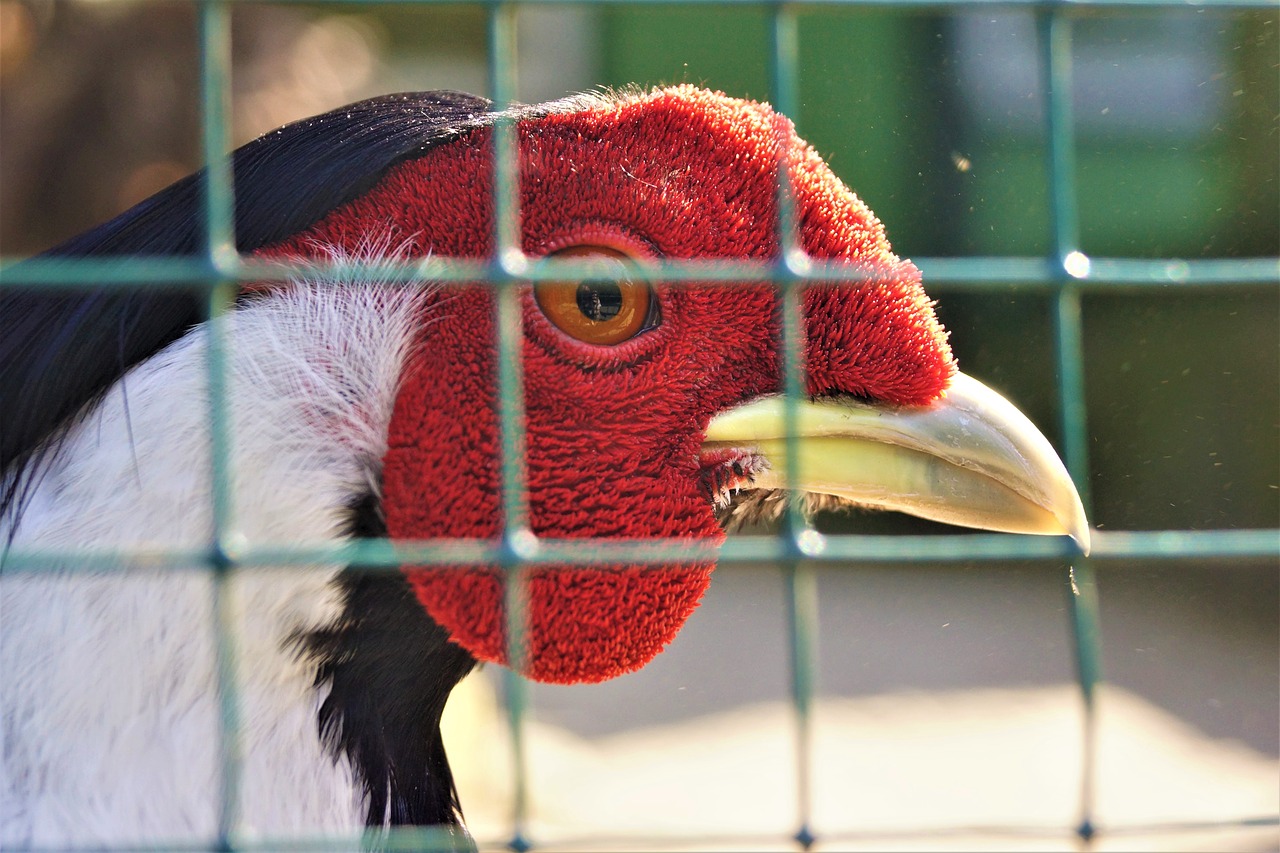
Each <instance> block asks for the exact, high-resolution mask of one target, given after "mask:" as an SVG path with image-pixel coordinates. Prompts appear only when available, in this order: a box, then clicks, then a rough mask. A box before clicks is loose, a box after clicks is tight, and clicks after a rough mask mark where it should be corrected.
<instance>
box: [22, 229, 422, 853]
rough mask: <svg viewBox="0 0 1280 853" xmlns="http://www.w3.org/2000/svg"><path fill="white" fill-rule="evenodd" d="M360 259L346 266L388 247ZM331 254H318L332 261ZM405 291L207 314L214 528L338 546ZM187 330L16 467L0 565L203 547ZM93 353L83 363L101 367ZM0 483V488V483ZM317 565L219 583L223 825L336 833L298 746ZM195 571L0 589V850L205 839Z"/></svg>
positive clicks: (205, 451)
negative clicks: (215, 427)
mask: <svg viewBox="0 0 1280 853" xmlns="http://www.w3.org/2000/svg"><path fill="white" fill-rule="evenodd" d="M389 248H390V247H388V246H387V245H385V244H384V245H381V246H374V247H370V249H369V251H368V252H365V253H361V254H362V256H364V257H370V256H381V257H387V256H388V254H390V255H392V256H394V255H396V254H397V253H396V252H395V251H394V249H392V250H391V251H388V249H389ZM334 259H335V260H341V257H338V256H335V258H334ZM426 292H427V291H424V290H423V289H422V288H420V287H418V288H414V287H384V286H380V285H379V284H378V283H371V284H367V285H356V284H350V283H346V284H342V283H334V282H327V283H317V282H295V283H292V284H289V285H286V286H283V287H281V288H278V289H274V290H271V291H268V292H266V293H265V294H264V295H262V296H260V297H257V298H254V299H252V300H250V301H248V302H246V303H244V304H243V305H241V306H239V307H238V308H236V310H234V311H233V312H231V313H230V314H229V315H228V316H227V323H226V329H227V332H228V334H227V340H228V344H229V346H228V357H227V387H228V394H227V399H228V404H229V407H228V409H227V422H228V424H229V427H230V436H231V447H232V458H231V483H232V500H233V507H234V510H233V512H234V529H235V530H236V532H237V533H238V534H240V535H242V536H243V537H244V538H245V539H246V540H247V541H248V542H249V543H251V544H254V545H267V544H271V545H295V544H309V545H310V544H325V543H332V542H335V541H337V540H339V539H341V538H342V537H343V535H344V524H345V523H346V521H347V517H348V506H349V504H350V502H351V500H352V499H353V497H354V496H355V495H358V494H362V493H365V492H367V491H368V489H369V488H370V487H371V485H372V486H375V487H376V483H377V467H378V465H379V464H380V460H381V459H382V457H383V455H384V453H385V450H386V435H387V428H388V424H389V422H390V418H391V411H392V406H393V405H394V402H395V396H396V391H397V383H398V380H399V377H400V375H401V371H402V369H403V367H404V364H405V361H406V359H407V358H409V357H410V355H411V352H410V350H411V347H412V345H413V341H414V340H415V337H416V334H417V330H418V329H420V328H421V322H422V311H423V304H424V300H425V294H426ZM208 332H209V330H208V328H207V327H206V326H205V325H201V326H198V327H196V328H195V329H193V330H192V331H191V332H190V333H189V334H187V335H186V336H185V337H183V338H182V339H180V340H179V341H177V342H175V343H173V344H172V345H170V346H169V347H167V348H166V349H164V350H163V351H162V352H160V353H158V354H157V355H155V356H154V357H152V358H151V359H149V360H147V361H146V362H144V363H142V364H140V365H138V366H137V367H135V368H134V369H133V370H131V371H130V372H129V373H128V374H127V376H126V377H125V378H124V379H123V380H121V381H120V382H119V383H117V384H116V386H115V387H114V388H112V389H111V390H110V392H109V393H108V394H107V395H106V397H105V398H104V399H103V400H102V401H101V403H100V404H99V405H97V406H96V407H95V408H94V409H93V410H92V411H91V412H89V413H88V414H87V415H86V416H84V417H83V418H82V419H81V420H80V421H79V422H78V424H77V425H76V426H75V427H74V428H72V430H71V431H70V433H69V434H68V435H67V437H66V440H65V442H64V443H63V445H62V447H61V449H60V451H59V452H58V453H57V454H56V455H55V456H54V457H53V458H52V459H50V460H48V461H47V462H46V463H45V465H44V467H43V468H42V470H40V471H39V472H37V473H38V478H37V480H36V486H35V488H34V491H33V493H32V494H31V496H30V502H29V504H28V505H27V506H26V509H25V512H24V513H23V515H22V518H21V521H20V522H19V523H18V524H17V526H16V530H12V531H11V530H9V529H7V528H6V524H7V522H4V521H0V541H3V538H4V537H5V536H7V535H8V534H10V533H11V532H12V533H13V548H14V549H15V550H19V551H26V550H36V549H57V550H67V551H74V550H76V549H84V548H94V549H127V548H139V547H143V548H199V547H205V546H207V545H208V543H209V540H210V536H211V530H212V527H211V506H210V500H209V483H210V474H209V472H210V439H209V417H208V415H209V401H208V394H207V381H206V380H207V367H206V347H207V341H208ZM104 357H105V356H104ZM10 474H11V475H12V472H10ZM337 570H338V567H335V566H306V567H292V568H270V569H258V570H252V569H244V570H240V571H237V572H235V573H234V574H233V575H232V578H231V580H230V583H229V584H228V594H229V595H230V597H231V598H230V600H231V602H232V605H233V608H232V610H233V613H234V618H233V620H232V621H233V622H234V625H233V626H232V627H233V634H234V637H235V651H236V655H237V659H238V665H239V669H238V678H237V682H238V687H239V690H240V713H241V717H242V719H243V721H244V727H243V729H242V732H241V738H242V741H241V747H242V750H241V751H242V756H243V759H244V763H243V767H242V778H241V788H240V798H239V802H238V804H237V807H238V810H239V814H240V818H241V827H240V828H241V829H242V830H244V831H248V832H253V833H261V834H266V835H278V834H280V833H290V832H295V833H296V832H307V833H315V832H317V831H335V830H343V831H353V830H356V829H358V828H359V827H360V826H361V824H362V805H361V803H360V797H359V795H358V794H357V791H356V786H355V784H354V783H353V779H352V774H351V771H350V768H349V767H347V766H346V765H345V763H338V764H335V762H334V760H333V759H332V757H330V756H329V755H327V754H326V753H325V752H324V750H323V748H322V746H321V744H320V743H319V739H318V736H317V722H316V710H317V708H318V705H319V702H320V701H321V700H322V698H323V697H322V696H320V695H319V693H318V691H317V690H316V689H315V688H314V686H313V684H312V679H313V673H312V672H311V670H310V668H309V667H308V666H307V665H305V663H304V662H301V661H299V660H298V658H297V656H296V655H295V650H294V646H293V644H292V642H291V641H292V638H293V637H294V635H295V634H296V632H298V631H301V630H306V629H308V628H313V627H316V626H318V625H320V624H322V623H324V622H326V621H328V620H331V619H333V618H334V616H335V614H336V608H337V601H336V597H335V595H334V592H333V587H332V584H331V581H332V579H333V577H334V575H335V573H336V572H337ZM211 602H212V580H211V577H210V575H209V573H208V572H207V571H205V570H201V569H194V568H190V567H188V568H186V569H178V570H167V571H159V570H154V569H152V570H141V569H132V570H121V571H117V572H97V573H93V574H86V573H83V572H81V573H74V572H67V571H59V572H54V573H39V574H36V573H15V572H13V571H8V572H5V573H3V574H0V685H2V686H0V706H2V710H3V717H2V719H3V750H0V847H6V848H7V847H12V846H26V845H42V846H44V845H61V844H74V845H86V844H122V843H123V844H137V843H141V842H175V841H191V840H195V841H207V840H208V839H209V838H210V837H211V836H212V835H213V834H214V832H215V830H216V825H217V823H216V822H217V815H218V791H219V786H220V780H221V775H220V773H221V771H220V761H219V752H218V744H219V740H218V731H219V728H218V725H219V724H218V718H219V714H218V704H217V695H216V690H215V679H214V672H215V670H214V636H215V628H214V616H213V612H212V609H211Z"/></svg>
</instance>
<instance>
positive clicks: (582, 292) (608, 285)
mask: <svg viewBox="0 0 1280 853" xmlns="http://www.w3.org/2000/svg"><path fill="white" fill-rule="evenodd" d="M578 310H579V311H581V312H582V316H584V317H586V318H587V319H589V320H594V321H596V322H597V323H602V322H604V321H606V320H612V319H613V318H614V317H617V316H618V312H619V311H621V310H622V288H621V287H618V285H617V283H616V282H612V281H584V282H583V283H582V284H580V285H578Z"/></svg>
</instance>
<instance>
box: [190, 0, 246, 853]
mask: <svg viewBox="0 0 1280 853" xmlns="http://www.w3.org/2000/svg"><path fill="white" fill-rule="evenodd" d="M199 40H200V97H201V118H202V121H201V144H202V148H203V154H204V162H205V180H204V184H203V191H204V227H205V228H204V250H205V257H206V260H207V262H208V267H209V275H210V279H209V284H210V287H209V289H208V292H207V294H206V297H207V298H206V305H207V310H208V317H209V319H208V349H207V353H206V355H207V358H206V366H207V374H208V375H207V381H208V387H209V447H210V457H211V458H210V500H211V531H212V537H211V538H212V541H211V547H210V554H209V564H210V568H211V570H212V571H213V575H214V578H213V580H214V583H213V614H214V619H215V624H214V631H215V644H214V645H215V666H216V671H217V675H216V677H217V691H218V710H219V716H218V719H219V725H218V738H219V745H218V746H219V750H218V751H219V757H220V759H221V762H220V763H221V770H222V774H221V784H220V786H219V792H218V824H217V833H218V835H217V839H216V847H217V849H218V850H224V851H229V850H232V849H234V833H235V829H236V825H237V821H238V815H239V802H240V769H241V745H240V708H239V696H238V688H237V685H236V650H235V638H234V630H233V629H234V625H233V616H232V611H233V609H234V607H233V602H232V592H231V589H230V586H231V576H232V572H233V569H234V563H233V561H232V559H231V557H230V555H229V553H228V549H227V547H226V542H227V538H228V531H229V530H230V527H231V521H232V512H233V507H232V500H231V483H232V472H231V470H230V464H231V436H230V434H229V430H228V426H227V411H226V409H227V405H226V404H227V389H226V362H227V353H226V347H227V340H226V334H227V331H226V314H227V311H228V310H229V309H230V307H231V305H232V304H233V303H234V301H235V285H234V284H233V283H232V282H230V281H227V280H226V279H225V278H223V275H222V273H223V270H225V269H226V267H227V265H228V263H234V262H235V260H236V250H235V233H234V227H235V226H234V195H233V193H234V189H233V187H232V170H231V163H230V158H229V157H228V156H227V154H226V151H227V149H228V144H227V143H228V139H229V134H228V129H227V115H228V109H227V106H228V104H227V102H228V100H229V92H230V88H229V86H228V80H229V76H230V66H231V15H230V11H229V9H228V8H227V7H226V6H225V5H224V4H223V3H222V2H221V0H202V2H201V3H200V6H199Z"/></svg>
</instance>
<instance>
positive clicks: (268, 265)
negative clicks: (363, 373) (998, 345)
mask: <svg viewBox="0 0 1280 853" xmlns="http://www.w3.org/2000/svg"><path fill="white" fill-rule="evenodd" d="M913 262H914V263H915V264H916V266H918V267H919V268H920V271H921V273H922V274H923V277H924V281H925V283H926V285H928V286H929V287H931V288H933V287H935V286H938V285H941V286H943V287H945V288H946V289H947V290H977V291H982V290H1001V291H1007V290H1009V289H1010V288H1011V286H1014V285H1016V286H1020V287H1021V288H1022V289H1037V290H1042V291H1045V292H1053V291H1058V290H1061V289H1063V288H1076V289H1080V290H1086V291H1094V290H1108V291H1115V290H1118V289H1138V290H1145V289H1148V288H1152V287H1155V288H1161V289H1164V288H1173V287H1211V288H1222V287H1239V286H1260V285H1268V286H1270V285H1276V284H1280V258H1221V259H1183V258H1158V259H1143V258H1089V257H1086V256H1084V255H1081V254H1079V253H1075V255H1074V256H1072V258H1070V259H1069V260H1068V261H1067V264H1066V265H1067V267H1068V268H1069V269H1064V268H1063V265H1062V264H1059V263H1057V262H1054V261H1051V260H1049V259H1046V258H1037V257H972V258H933V257H927V258H917V259H914V261H913ZM588 274H589V275H591V276H592V277H593V278H600V277H601V275H600V270H599V268H598V267H593V266H592V265H591V264H589V263H583V262H581V261H573V260H569V259H564V258H532V257H527V256H523V257H522V256H516V257H515V258H512V257H509V256H506V257H504V258H503V260H502V261H501V262H497V261H495V262H489V261H484V260H469V259H462V258H439V257H431V258H424V259H422V260H421V261H413V262H375V263H358V262H342V263H332V262H316V263H310V262H280V261H266V260H261V259H257V258H240V259H239V260H238V261H236V262H228V263H220V264H216V265H215V264H212V263H210V262H208V261H207V260H201V259H197V258H185V257H183V258H178V257H173V258H137V257H127V258H43V257H40V258H31V259H6V260H3V261H0V287H33V288H46V287H47V288H60V287H70V288H83V287H84V286H86V285H92V286H94V287H106V288H119V289H125V288H138V287H140V286H146V285H163V286H165V287H173V286H186V287H190V288H193V289H208V288H212V287H215V286H217V285H218V284H219V283H221V282H226V281H240V282H271V281H283V280H289V279H296V278H307V279H321V280H325V279H334V280H337V281H341V282H348V281H353V280H372V281H377V282H380V283H384V284H394V283H397V282H405V283H409V282H417V281H423V280H430V281H439V282H465V283H480V282H486V281H493V282H495V283H496V285H497V286H502V285H503V284H504V283H507V282H510V283H520V282H526V281H554V280H559V279H566V278H574V277H581V276H583V275H588ZM628 277H629V278H631V279H633V280H648V281H679V282H681V283H688V284H698V283H715V284H720V283H751V284H760V283H769V282H774V281H776V280H790V281H794V280H799V281H814V282H850V283H875V282H878V281H885V280H889V279H890V277H889V276H877V275H876V274H874V273H869V272H867V271H866V270H859V269H857V268H856V267H853V266H851V265H849V264H844V263H840V262H838V261H822V260H819V259H816V258H809V257H805V256H803V255H800V256H799V257H796V256H789V257H788V259H787V260H785V261H776V262H771V261H742V260H727V259H726V260H664V261H654V262H651V263H646V264H643V265H638V266H636V267H634V268H633V269H632V270H631V271H629V274H628Z"/></svg>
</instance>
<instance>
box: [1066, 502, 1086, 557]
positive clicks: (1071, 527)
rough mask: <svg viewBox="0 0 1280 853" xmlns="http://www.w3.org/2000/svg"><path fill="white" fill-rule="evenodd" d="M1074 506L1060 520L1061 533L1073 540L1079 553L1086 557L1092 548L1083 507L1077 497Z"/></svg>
mask: <svg viewBox="0 0 1280 853" xmlns="http://www.w3.org/2000/svg"><path fill="white" fill-rule="evenodd" d="M1074 504H1075V506H1074V507H1073V508H1072V511H1071V512H1069V513H1067V514H1066V516H1065V517H1063V518H1060V519H1059V520H1060V521H1061V522H1062V529H1063V532H1064V533H1066V534H1067V535H1068V536H1070V537H1071V538H1072V539H1073V540H1075V543H1076V547H1077V548H1078V549H1080V553H1081V554H1082V555H1083V556H1085V557H1087V556H1089V551H1090V549H1091V548H1092V546H1093V542H1092V533H1091V531H1090V529H1089V519H1088V517H1087V516H1085V514H1084V506H1083V505H1082V504H1081V503H1080V498H1079V496H1078V495H1077V496H1076V499H1075V501H1074Z"/></svg>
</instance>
